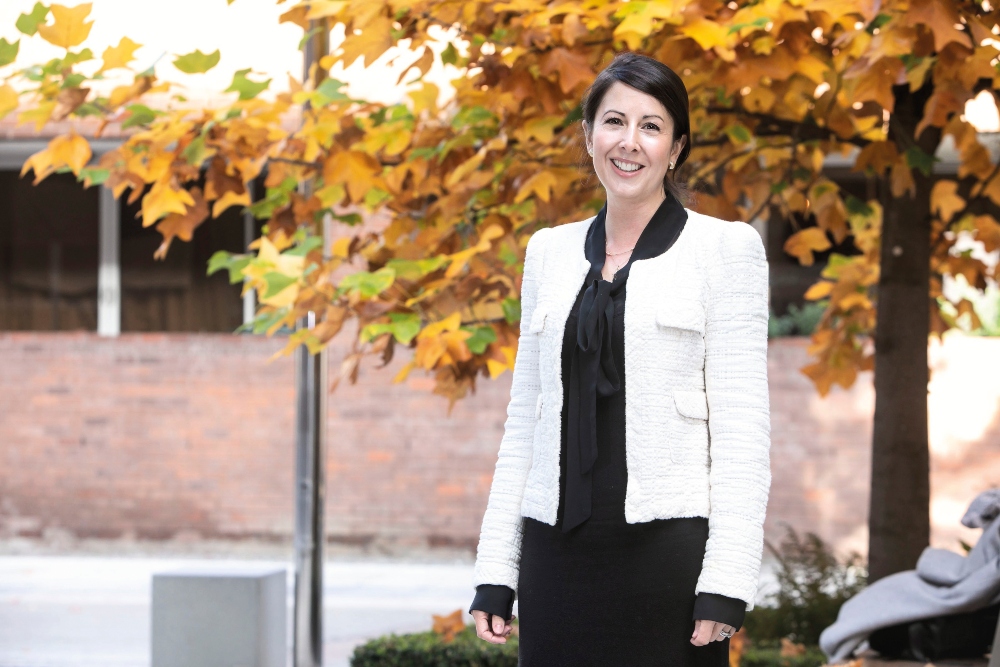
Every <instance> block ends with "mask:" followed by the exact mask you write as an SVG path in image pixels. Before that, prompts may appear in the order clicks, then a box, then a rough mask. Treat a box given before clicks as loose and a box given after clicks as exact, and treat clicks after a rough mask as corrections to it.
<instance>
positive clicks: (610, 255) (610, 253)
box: [604, 237, 635, 280]
mask: <svg viewBox="0 0 1000 667" xmlns="http://www.w3.org/2000/svg"><path fill="white" fill-rule="evenodd" d="M633 250H635V246H632V247H631V248H629V249H628V250H622V251H621V252H608V239H607V237H605V238H604V254H605V255H607V256H608V257H615V256H617V255H624V254H625V253H627V252H632V251H633ZM622 266H624V265H623V264H618V265H616V266H615V272H614V273H613V274H611V279H612V280H614V279H615V276H617V275H618V271H619V269H621V268H622Z"/></svg>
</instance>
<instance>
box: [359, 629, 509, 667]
mask: <svg viewBox="0 0 1000 667" xmlns="http://www.w3.org/2000/svg"><path fill="white" fill-rule="evenodd" d="M351 667H517V637H516V636H511V637H508V638H507V643H506V644H490V643H488V642H485V641H483V640H482V639H480V638H479V637H477V636H476V629H475V626H473V625H469V626H467V627H466V628H465V630H463V631H462V632H460V633H458V634H457V635H455V639H454V641H452V642H450V643H447V644H446V643H445V642H444V640H443V639H442V638H441V636H440V635H438V634H435V633H433V632H419V633H415V634H410V635H389V636H386V637H379V638H377V639H373V640H371V641H370V642H368V643H367V644H364V645H362V646H359V647H357V648H356V649H354V655H352V656H351Z"/></svg>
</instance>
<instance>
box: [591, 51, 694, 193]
mask: <svg viewBox="0 0 1000 667" xmlns="http://www.w3.org/2000/svg"><path fill="white" fill-rule="evenodd" d="M616 81H619V82H621V83H624V84H625V85H626V86H629V87H630V88H635V89H636V90H638V91H639V92H641V93H646V94H647V95H649V96H651V97H653V98H655V99H656V100H657V101H658V102H659V103H660V104H662V105H663V107H664V108H665V109H666V110H667V113H669V114H670V117H671V118H672V119H673V121H674V136H673V140H674V141H683V142H684V147H683V148H682V149H681V152H680V155H679V156H678V157H677V161H676V162H675V165H674V168H673V169H668V170H667V173H666V175H665V176H664V177H663V190H664V192H667V193H670V194H672V195H673V196H674V197H676V198H677V199H678V200H680V201H681V202H682V203H687V202H688V200H689V199H690V195H689V194H688V190H687V187H686V186H685V185H684V184H683V183H679V182H678V181H677V178H676V174H677V171H678V170H679V169H680V168H681V166H682V165H683V164H684V162H685V161H687V158H688V155H690V154H691V114H690V111H689V109H688V93H687V87H686V86H685V85H684V82H683V81H682V80H681V78H680V77H679V76H677V73H676V72H674V71H673V70H672V69H670V68H669V67H667V66H666V65H664V64H663V63H661V62H659V61H657V60H653V59H652V58H650V57H649V56H644V55H641V54H638V53H619V54H618V55H617V56H615V58H614V60H612V61H611V64H609V65H608V66H607V67H605V68H604V70H603V71H602V72H601V73H600V74H598V75H597V78H596V79H594V83H592V84H591V85H590V88H588V89H587V92H586V93H585V94H584V97H583V103H582V105H581V106H582V110H583V122H584V128H585V130H584V131H585V132H587V133H588V135H589V133H590V132H592V131H593V128H594V118H595V117H596V116H597V108H598V107H599V106H601V100H603V99H604V96H605V94H607V92H608V89H609V88H611V86H612V85H614V83H615V82H616Z"/></svg>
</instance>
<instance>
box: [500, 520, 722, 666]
mask: <svg viewBox="0 0 1000 667" xmlns="http://www.w3.org/2000/svg"><path fill="white" fill-rule="evenodd" d="M707 540H708V519H706V518H704V517H685V518H677V519H656V520H653V521H650V522H645V523H637V524H628V523H625V522H624V521H621V520H617V521H616V520H611V521H600V520H597V521H594V520H591V521H588V522H586V523H584V524H583V525H581V526H579V527H577V528H575V529H573V530H572V531H570V532H569V533H563V532H562V531H561V530H560V528H559V526H558V524H557V525H556V526H549V525H548V524H545V523H542V522H540V521H535V520H534V519H528V518H525V519H524V539H523V542H522V551H521V568H520V574H519V578H518V617H519V619H520V621H519V624H520V637H519V640H518V641H519V646H520V648H519V661H518V665H519V667H612V666H619V665H620V666H621V667H728V664H729V639H724V640H722V641H714V642H709V643H708V644H706V645H705V646H695V645H694V644H692V643H691V634H692V633H693V632H694V620H693V618H692V615H693V613H694V601H695V591H694V589H695V584H696V583H697V581H698V575H699V574H700V573H701V567H702V561H703V559H704V556H705V543H706V541H707Z"/></svg>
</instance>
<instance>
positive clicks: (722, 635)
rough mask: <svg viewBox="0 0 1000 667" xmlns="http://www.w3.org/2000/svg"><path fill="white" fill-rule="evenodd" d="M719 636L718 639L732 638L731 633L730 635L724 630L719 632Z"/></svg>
mask: <svg viewBox="0 0 1000 667" xmlns="http://www.w3.org/2000/svg"><path fill="white" fill-rule="evenodd" d="M719 636H720V637H725V638H726V639H728V638H729V637H732V636H733V633H731V632H726V631H725V630H720V631H719Z"/></svg>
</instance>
